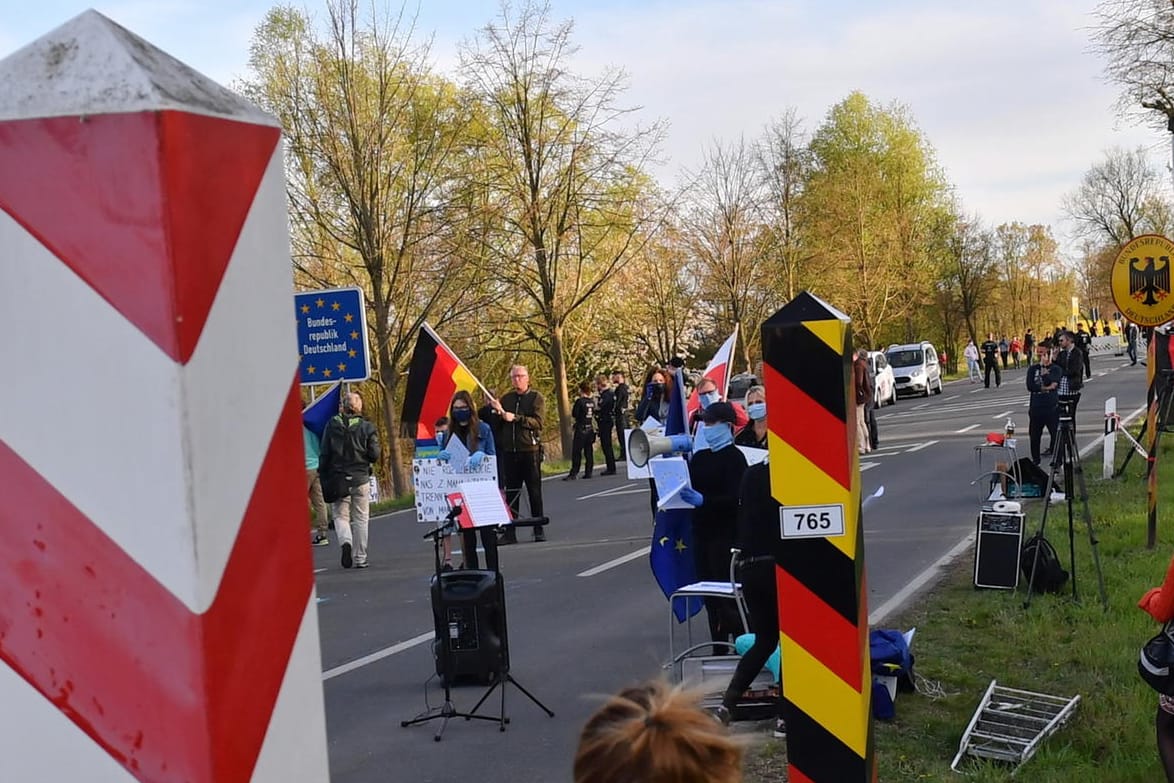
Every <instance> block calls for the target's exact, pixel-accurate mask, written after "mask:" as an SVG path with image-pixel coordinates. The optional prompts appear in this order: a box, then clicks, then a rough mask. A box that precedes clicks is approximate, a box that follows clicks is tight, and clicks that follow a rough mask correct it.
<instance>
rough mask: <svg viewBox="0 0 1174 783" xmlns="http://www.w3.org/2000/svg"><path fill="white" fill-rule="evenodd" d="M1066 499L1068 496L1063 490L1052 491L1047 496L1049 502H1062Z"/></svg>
mask: <svg viewBox="0 0 1174 783" xmlns="http://www.w3.org/2000/svg"><path fill="white" fill-rule="evenodd" d="M1067 499H1068V498H1067V497H1066V496H1065V495H1064V493H1063V492H1052V495H1051V497H1049V498H1048V501H1049V502H1051V503H1063V502H1064V501H1065V500H1067Z"/></svg>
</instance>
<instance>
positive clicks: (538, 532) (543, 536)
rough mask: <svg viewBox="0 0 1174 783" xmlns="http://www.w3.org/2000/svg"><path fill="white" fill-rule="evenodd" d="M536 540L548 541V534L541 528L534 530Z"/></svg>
mask: <svg viewBox="0 0 1174 783" xmlns="http://www.w3.org/2000/svg"><path fill="white" fill-rule="evenodd" d="M534 540H535V541H545V540H546V533H545V531H543V529H542V527H541V526H539V527H536V528H534Z"/></svg>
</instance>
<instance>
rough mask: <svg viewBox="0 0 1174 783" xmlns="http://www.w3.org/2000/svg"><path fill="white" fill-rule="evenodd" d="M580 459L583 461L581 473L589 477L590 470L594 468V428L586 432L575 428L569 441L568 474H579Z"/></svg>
mask: <svg viewBox="0 0 1174 783" xmlns="http://www.w3.org/2000/svg"><path fill="white" fill-rule="evenodd" d="M580 459H581V460H582V462H583V463H584V465H583V475H584V476H585V477H590V476H591V471H592V470H594V469H595V430H587V431H586V432H580V431H579V430H575V437H574V439H573V440H572V441H571V473H570V475H572V476H576V475H578V474H579V462H580Z"/></svg>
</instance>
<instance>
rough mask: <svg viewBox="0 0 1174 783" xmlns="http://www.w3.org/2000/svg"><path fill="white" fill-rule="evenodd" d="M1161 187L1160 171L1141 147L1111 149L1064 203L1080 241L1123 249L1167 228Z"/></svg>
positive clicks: (1167, 208)
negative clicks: (1087, 239) (1084, 239)
mask: <svg viewBox="0 0 1174 783" xmlns="http://www.w3.org/2000/svg"><path fill="white" fill-rule="evenodd" d="M1160 188H1161V184H1160V180H1159V177H1158V172H1157V170H1156V169H1155V168H1154V167H1153V165H1152V164H1151V163H1150V162H1149V160H1148V158H1147V157H1146V153H1145V149H1144V148H1138V149H1135V150H1123V149H1121V148H1120V147H1114V148H1113V149H1111V150H1109V151H1108V152H1106V153H1105V159H1104V160H1103V161H1101V162H1100V163H1098V164H1096V165H1094V166H1093V167H1092V168H1090V169H1089V170H1088V171H1086V172H1085V174H1084V177H1083V178H1082V179H1081V181H1080V186H1079V187H1077V189H1076V190H1075V191H1074V192H1072V193H1070V194H1069V195H1068V196H1066V197H1065V198H1064V212H1065V213H1066V214H1067V215H1068V217H1069V218H1071V219H1072V220H1073V221H1074V222H1075V223H1076V226H1077V230H1078V233H1079V234H1080V235H1081V236H1084V237H1087V238H1096V239H1097V240H1099V241H1101V242H1108V243H1111V244H1113V245H1123V244H1125V243H1126V242H1128V241H1129V240H1131V239H1133V238H1134V237H1136V236H1139V235H1141V234H1145V233H1148V232H1160V231H1161V230H1162V229H1164V228H1165V225H1164V223H1165V221H1166V220H1167V219H1168V216H1169V213H1170V208H1169V206H1167V205H1166V204H1165V203H1164V201H1165V199H1163V198H1162V196H1161V193H1160Z"/></svg>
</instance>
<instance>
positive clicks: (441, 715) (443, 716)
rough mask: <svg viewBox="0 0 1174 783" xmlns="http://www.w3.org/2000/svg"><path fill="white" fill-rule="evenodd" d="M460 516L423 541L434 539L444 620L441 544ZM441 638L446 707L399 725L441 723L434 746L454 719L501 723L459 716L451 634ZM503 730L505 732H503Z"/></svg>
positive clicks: (452, 513)
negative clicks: (453, 680)
mask: <svg viewBox="0 0 1174 783" xmlns="http://www.w3.org/2000/svg"><path fill="white" fill-rule="evenodd" d="M460 513H461V507H460V506H454V507H453V509H452V510H451V511H449V514H448V517H447V518H446V519H445V521H444V522H443V523H442V524H440V525H439V526H438V527H437V528H436V529H435V530H430V531H429V532H428V533H427V534H426V535H425V536H424V538H431V539H432V554H433V558H434V566H435V569H436V571H435V576H434V577H433V578H434V579H435V580H436V585H437V587H438V590H437V593H438V595H439V606H438V608H437V611H439V612H440V616H441V617H444V618H447V617H448V613H447V609H446V607H445V603H444V589H443V586H442V585H441V573H442V571H441V557H440V546H441V544H440V542H441V539H443V538H444V537H445V536H446V535H451V534H452V533H453V531H454V530H455V528H456V518H457V516H458V515H459V514H460ZM497 579H498V582H499V583H500V581H501V574H500V573H498V574H497ZM499 587H500V584H499ZM439 636H440V639H439V641H440V651H441V652H440V654H441V655H443V656H444V663H445V666H444V671H445V674H444V676H443V677H442V678H441V682H443V683H444V704H442V705H441V707H440V709H439V710H430V711H429V712H426V713H424V714H422V715H418V716H416V717H415V718H412V719H411V720H403V721H400V724H399V725H400V726H401V727H404V728H406V727H408V726H416V725H418V724H421V723H428V722H429V721H434V720H438V721H440V726H439V727H437V729H436V733H435V734H434V735H432V740H433V741H434V742H440V738H441V737H442V736H443V735H444V730H445V729H446V728H448V722H449V721H450V720H452V719H453V718H464V719H465V720H473V719H477V720H498V719H497V718H494V717H493V716H491V715H474V714H473V713H472V712H460V711H459V710H457V708H456V705H454V704H453V702H452V679H453V677H452V672H453V671H454V667H453V656H452V643H451V641H450V639H449V635H448V634H446V633H441V634H439ZM503 712H504V708H503ZM502 730H503V731H504V728H503V729H502Z"/></svg>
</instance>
